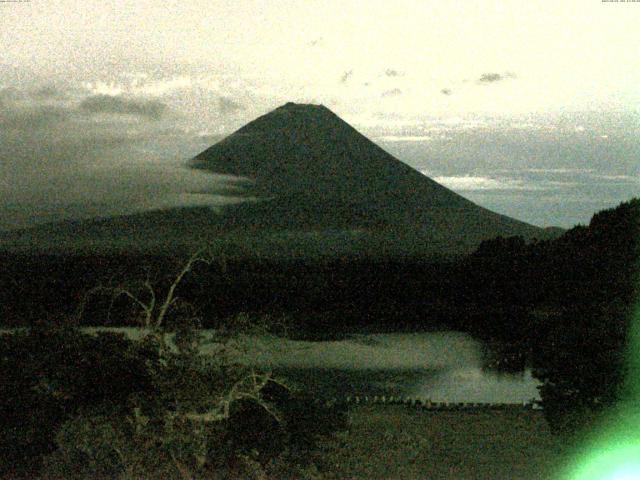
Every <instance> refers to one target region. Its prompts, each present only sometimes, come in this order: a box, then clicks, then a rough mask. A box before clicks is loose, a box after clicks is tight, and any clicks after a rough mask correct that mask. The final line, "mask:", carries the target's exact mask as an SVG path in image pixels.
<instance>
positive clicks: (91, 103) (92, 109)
mask: <svg viewBox="0 0 640 480" xmlns="http://www.w3.org/2000/svg"><path fill="white" fill-rule="evenodd" d="M166 107H167V106H166V104H164V103H162V102H160V101H158V100H137V99H134V98H125V97H121V96H112V95H92V96H90V97H87V98H85V99H84V100H83V101H82V102H81V103H80V110H82V111H84V112H87V113H91V114H99V113H115V114H122V115H136V116H141V117H147V118H149V119H152V120H158V119H159V118H160V117H161V116H162V114H163V113H164V111H165V109H166Z"/></svg>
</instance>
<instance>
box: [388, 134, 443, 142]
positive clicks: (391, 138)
mask: <svg viewBox="0 0 640 480" xmlns="http://www.w3.org/2000/svg"><path fill="white" fill-rule="evenodd" d="M378 140H380V141H381V142H393V143H396V142H430V141H432V140H433V137H432V136H430V135H405V136H400V135H384V136H382V137H378Z"/></svg>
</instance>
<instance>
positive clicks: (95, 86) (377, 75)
mask: <svg viewBox="0 0 640 480" xmlns="http://www.w3.org/2000/svg"><path fill="white" fill-rule="evenodd" d="M638 25H640V2H635V3H632V2H629V3H627V2H617V3H613V2H601V1H600V0H575V1H573V0H563V1H559V2H549V1H534V0H529V1H524V0H517V1H509V0H496V1H493V0H484V1H471V0H466V1H464V2H443V1H424V0H422V1H417V0H416V1H393V2H390V1H375V0H362V1H347V0H341V1H333V0H323V1H310V0H305V1H278V0H268V1H264V0H263V1H258V0H256V1H248V0H233V1H213V0H206V1H186V0H184V1H181V2H176V1H163V2H158V1H155V0H154V1H151V0H136V1H131V2H128V1H122V0H120V1H105V0H103V1H95V2H94V1H89V0H82V1H80V0H79V1H71V0H55V1H53V0H47V1H42V0H31V1H30V2H28V3H0V46H1V49H0V205H2V206H3V211H4V212H5V214H4V216H3V218H2V219H1V220H0V227H6V226H17V225H23V224H27V223H29V222H31V221H41V220H43V219H53V218H58V217H60V216H64V215H69V214H73V215H76V214H85V215H86V214H93V213H95V212H101V211H105V212H111V211H120V210H121V209H122V208H124V207H126V208H132V207H134V206H135V207H137V208H147V207H149V206H154V205H167V204H173V203H175V202H180V201H183V200H184V199H185V195H184V194H185V192H190V191H197V190H198V189H200V188H202V185H203V184H206V182H208V181H209V179H207V178H206V176H205V175H204V174H203V173H202V172H186V171H184V169H182V168H181V162H184V160H186V159H187V158H189V157H190V156H192V155H194V154H196V153H198V152H199V151H200V150H201V149H203V148H204V147H206V146H208V145H210V144H211V143H214V142H215V141H216V140H217V139H219V138H220V136H221V135H225V134H228V133H231V132H232V131H233V130H235V129H236V128H238V127H240V126H241V125H243V124H244V123H246V122H247V121H249V120H251V119H253V118H254V117H255V116H257V115H259V114H262V113H265V112H267V111H269V110H270V109H272V108H275V107H276V106H278V105H280V104H282V103H284V102H286V101H296V102H313V103H323V104H325V105H327V106H328V107H329V108H331V109H332V110H334V111H335V112H336V113H337V114H338V115H340V116H342V117H343V118H344V119H345V120H347V121H348V122H350V123H351V124H353V125H354V126H356V127H357V128H359V129H360V130H361V131H363V133H365V134H367V135H369V136H370V137H371V138H372V139H373V140H375V141H376V142H378V143H380V144H382V145H383V146H384V147H385V148H387V149H388V150H391V151H392V153H394V154H396V155H397V156H398V157H399V158H400V159H401V160H403V161H406V162H407V163H409V164H411V165H412V166H415V167H416V168H419V169H420V170H422V171H424V172H425V173H427V174H429V175H430V176H433V177H436V179H439V180H440V181H442V183H444V184H445V185H448V186H450V187H451V188H454V189H456V190H457V191H460V192H461V193H463V194H464V195H466V196H468V197H469V198H471V199H472V200H474V201H477V202H479V203H482V204H484V205H487V206H489V207H491V208H494V209H498V210H499V211H501V212H503V213H507V214H510V215H514V216H519V218H522V219H524V220H527V221H530V222H534V223H538V224H550V223H557V224H562V225H564V226H569V225H571V224H573V223H576V222H578V221H582V222H584V221H587V220H588V216H589V214H590V212H593V210H594V209H597V208H603V207H604V206H607V205H611V204H615V203H617V202H618V201H621V200H624V199H626V198H628V197H629V196H630V195H631V194H632V193H633V192H634V191H640V181H638V177H639V176H640V170H639V168H640V167H639V165H640V158H639V157H638V155H639V150H638V143H637V139H638V138H639V137H638V133H640V131H639V129H640V127H639V125H640V121H639V108H638V106H639V105H640V56H639V55H638V51H640V30H639V29H638ZM545 172H546V177H544V178H541V176H543V175H544V174H545ZM536 174H537V176H536ZM223 180H224V179H223ZM549 182H557V183H556V184H551V183H549ZM558 182H559V183H558ZM563 182H564V184H563ZM576 185H578V186H576ZM580 185H582V187H580ZM542 187H544V188H542ZM551 187H553V188H551ZM565 187H567V188H565ZM569 187H571V188H569ZM541 188H542V189H541ZM554 189H555V190H554ZM541 192H543V193H541ZM558 195H560V197H558ZM563 195H564V196H563ZM187 196H188V195H187ZM190 198H191V200H192V201H193V200H194V198H192V197H190ZM550 198H555V200H550ZM545 202H546V203H545ZM565 204H566V205H567V206H566V208H564V209H563V205H565Z"/></svg>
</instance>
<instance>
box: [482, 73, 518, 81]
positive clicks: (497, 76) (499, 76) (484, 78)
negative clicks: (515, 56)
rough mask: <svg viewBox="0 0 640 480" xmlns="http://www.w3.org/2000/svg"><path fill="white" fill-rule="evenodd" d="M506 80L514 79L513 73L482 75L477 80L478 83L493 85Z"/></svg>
mask: <svg viewBox="0 0 640 480" xmlns="http://www.w3.org/2000/svg"><path fill="white" fill-rule="evenodd" d="M508 78H516V75H515V73H512V72H505V73H504V74H501V73H495V72H490V73H483V74H482V75H480V78H479V79H478V83H495V82H501V81H502V80H506V79H508Z"/></svg>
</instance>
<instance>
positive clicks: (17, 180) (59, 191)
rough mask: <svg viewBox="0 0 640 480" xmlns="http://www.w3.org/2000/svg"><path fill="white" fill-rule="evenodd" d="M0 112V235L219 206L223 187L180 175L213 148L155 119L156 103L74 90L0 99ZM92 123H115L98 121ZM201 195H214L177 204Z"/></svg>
mask: <svg viewBox="0 0 640 480" xmlns="http://www.w3.org/2000/svg"><path fill="white" fill-rule="evenodd" d="M233 103H234V104H235V102H233ZM0 105H1V108H0V210H1V211H3V212H5V213H6V215H3V216H1V217H0V229H4V228H15V227H24V226H29V225H32V224H34V223H37V222H42V221H56V220H60V219H62V218H81V217H86V216H88V215H91V216H100V215H112V214H123V213H130V212H133V211H139V210H143V209H152V208H160V207H165V206H171V205H177V204H180V202H183V204H193V203H206V202H209V203H210V204H218V203H220V201H219V199H218V198H217V197H215V195H213V193H214V191H221V190H222V189H223V187H222V186H223V185H225V184H227V183H228V182H227V180H225V179H221V180H217V179H216V178H214V176H213V175H211V174H208V173H206V172H202V171H195V170H192V169H188V168H186V167H185V166H184V162H186V160H187V159H188V157H189V156H190V155H195V154H197V153H198V150H197V149H199V148H202V149H204V148H206V147H207V146H209V145H210V144H211V143H212V140H214V139H209V138H208V137H207V138H204V139H203V138H200V137H199V135H198V133H199V132H200V130H196V131H187V130H186V129H185V128H183V127H181V126H180V124H177V123H176V118H167V116H164V115H162V112H163V111H164V104H162V103H160V102H157V101H149V100H146V99H144V98H135V97H133V96H128V97H125V98H121V97H116V98H113V97H110V96H99V95H91V94H88V92H87V90H86V89H84V88H82V87H81V85H80V84H77V85H76V84H73V85H68V86H67V88H62V87H57V90H56V91H49V92H37V91H36V90H34V89H31V88H13V89H11V90H10V91H7V90H6V89H3V90H0ZM226 108H235V107H232V106H231V105H230V104H228V105H227V107H226ZM96 113H116V114H117V115H112V116H109V117H108V118H106V119H100V121H96V118H95V117H94V114H96ZM122 114H125V115H122ZM128 115H135V116H136V117H144V118H153V119H154V121H153V122H132V121H131V118H128ZM183 155H184V156H185V157H183ZM203 190H207V192H211V193H212V195H210V196H202V195H200V196H196V197H193V196H188V195H187V196H185V195H184V194H185V193H188V192H194V191H203ZM214 197H215V198H214ZM225 201H226V200H225Z"/></svg>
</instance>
